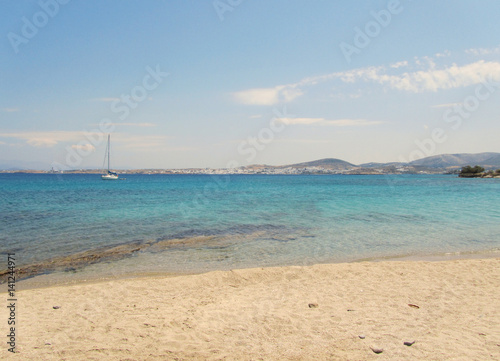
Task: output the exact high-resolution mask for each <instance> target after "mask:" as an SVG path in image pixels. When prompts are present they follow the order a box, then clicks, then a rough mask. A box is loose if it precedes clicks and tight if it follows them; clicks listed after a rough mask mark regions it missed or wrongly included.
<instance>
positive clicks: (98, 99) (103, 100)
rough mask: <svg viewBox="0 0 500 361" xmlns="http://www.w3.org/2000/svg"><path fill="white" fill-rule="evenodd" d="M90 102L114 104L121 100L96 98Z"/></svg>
mask: <svg viewBox="0 0 500 361" xmlns="http://www.w3.org/2000/svg"><path fill="white" fill-rule="evenodd" d="M90 100H91V101H93V102H114V101H120V98H94V99H90Z"/></svg>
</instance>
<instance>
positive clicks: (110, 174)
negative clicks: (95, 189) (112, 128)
mask: <svg viewBox="0 0 500 361" xmlns="http://www.w3.org/2000/svg"><path fill="white" fill-rule="evenodd" d="M110 144H111V143H110V135H109V134H108V146H107V147H106V153H105V155H104V163H106V158H107V159H108V170H107V172H104V164H103V174H102V175H101V179H102V180H116V179H118V174H116V173H115V172H112V171H110V170H109V148H110Z"/></svg>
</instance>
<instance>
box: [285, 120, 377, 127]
mask: <svg viewBox="0 0 500 361" xmlns="http://www.w3.org/2000/svg"><path fill="white" fill-rule="evenodd" d="M279 121H280V122H282V123H284V124H287V125H296V124H301V125H322V126H334V127H364V126H372V125H378V124H383V123H384V122H382V121H370V120H366V119H335V120H328V119H325V118H280V119H279Z"/></svg>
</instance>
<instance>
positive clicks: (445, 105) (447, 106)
mask: <svg viewBox="0 0 500 361" xmlns="http://www.w3.org/2000/svg"><path fill="white" fill-rule="evenodd" d="M461 104H462V103H445V104H437V105H433V106H432V107H431V108H450V107H454V106H456V105H461Z"/></svg>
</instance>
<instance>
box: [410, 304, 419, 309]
mask: <svg viewBox="0 0 500 361" xmlns="http://www.w3.org/2000/svg"><path fill="white" fill-rule="evenodd" d="M408 306H410V307H412V308H420V307H419V306H417V305H414V304H413V303H409V304H408Z"/></svg>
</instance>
